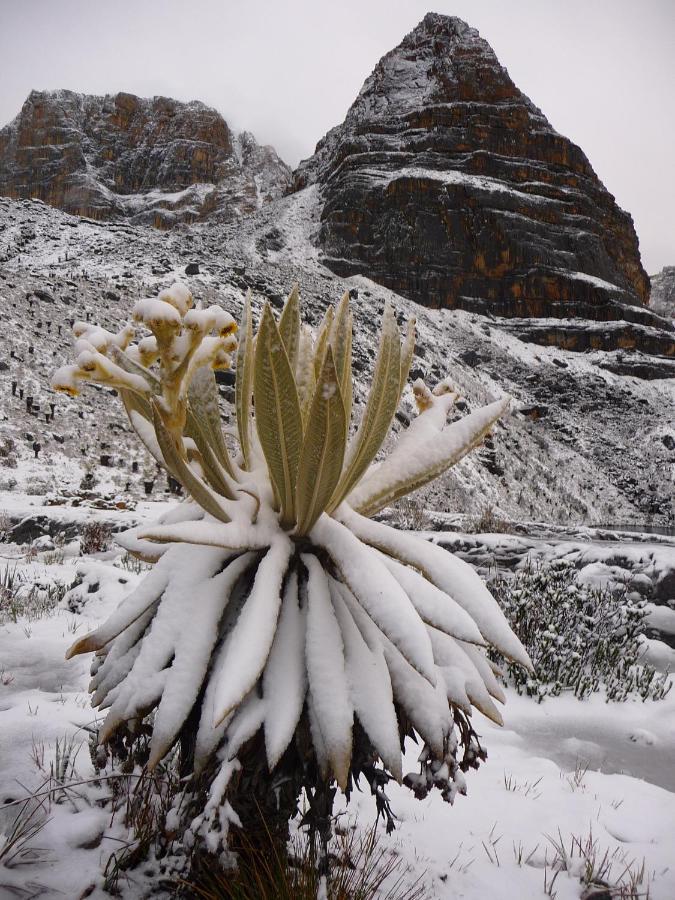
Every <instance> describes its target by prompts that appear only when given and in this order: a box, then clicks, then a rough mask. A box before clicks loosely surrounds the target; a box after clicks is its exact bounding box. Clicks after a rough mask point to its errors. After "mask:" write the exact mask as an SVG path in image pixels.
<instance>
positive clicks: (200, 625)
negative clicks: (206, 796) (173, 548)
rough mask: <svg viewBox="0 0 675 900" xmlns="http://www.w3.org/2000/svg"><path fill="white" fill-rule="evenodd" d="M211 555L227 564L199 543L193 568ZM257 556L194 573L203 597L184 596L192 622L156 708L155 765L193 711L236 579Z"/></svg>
mask: <svg viewBox="0 0 675 900" xmlns="http://www.w3.org/2000/svg"><path fill="white" fill-rule="evenodd" d="M214 554H215V557H214ZM209 555H210V556H212V557H214V559H216V561H217V567H219V566H220V565H222V558H223V554H222V552H221V553H219V552H218V551H214V550H212V549H210V548H204V547H200V548H197V547H195V548H193V550H192V558H191V561H190V570H191V571H194V569H195V566H197V567H198V566H199V559H200V557H206V558H208V557H209ZM255 558H256V554H255V553H244V554H242V556H240V557H238V558H237V559H235V560H234V561H233V562H231V563H230V564H229V565H228V566H227V567H226V568H225V569H224V570H223V571H222V572H220V573H218V574H215V575H214V576H213V577H212V578H209V579H208V580H203V581H201V582H199V581H196V580H195V579H194V578H193V579H192V580H191V588H192V590H193V591H194V596H195V597H196V598H197V600H196V602H194V603H186V602H185V596H184V597H183V603H184V605H185V606H186V607H187V609H188V611H187V612H186V615H185V624H186V627H184V628H181V629H180V630H179V631H178V633H177V635H176V638H175V640H174V644H175V650H174V655H173V660H172V662H171V667H170V668H169V672H168V675H167V679H166V683H165V685H164V691H163V693H162V699H161V700H160V703H159V706H158V708H157V712H156V713H155V721H154V723H153V726H152V742H151V745H150V758H149V760H148V766H149V767H150V768H153V766H155V765H156V764H157V763H158V762H159V761H160V760H161V759H162V758H163V756H164V755H165V754H166V753H167V751H168V750H169V749H170V748H171V746H172V745H173V742H174V741H175V739H176V737H177V736H178V732H179V731H180V729H181V728H182V727H183V725H184V723H185V721H186V719H187V717H188V716H189V714H190V712H191V710H192V707H193V705H194V703H195V701H196V699H197V696H198V694H199V691H200V688H201V685H202V682H203V680H204V676H205V675H206V671H207V669H208V666H209V660H210V658H211V652H212V650H213V648H214V646H215V644H216V640H217V638H218V623H219V622H220V619H221V616H222V614H223V610H224V609H225V606H226V605H227V603H228V601H229V599H230V594H231V592H232V590H233V588H234V586H235V584H236V583H237V581H238V580H239V578H240V577H241V575H242V574H243V573H244V572H245V571H246V570H247V569H248V568H249V567H250V566H251V565H252V564H253V562H254V560H255Z"/></svg>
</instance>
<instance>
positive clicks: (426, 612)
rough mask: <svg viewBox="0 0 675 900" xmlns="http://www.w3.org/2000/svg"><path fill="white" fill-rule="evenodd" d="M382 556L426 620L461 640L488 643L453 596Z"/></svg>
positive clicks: (408, 568)
mask: <svg viewBox="0 0 675 900" xmlns="http://www.w3.org/2000/svg"><path fill="white" fill-rule="evenodd" d="M378 556H379V558H380V559H381V560H382V562H383V563H384V564H385V566H386V567H387V568H388V569H389V571H390V572H391V573H392V575H393V576H394V578H395V579H396V580H397V581H398V583H399V584H400V585H401V587H402V588H403V590H404V591H405V592H406V594H407V595H408V597H410V601H411V603H412V604H413V606H414V607H415V609H416V610H417V612H418V613H419V614H420V616H421V617H422V620H423V621H424V622H426V623H428V624H429V625H434V626H435V627H436V628H440V629H441V631H445V632H446V633H447V634H451V635H452V636H453V637H456V638H459V639H460V640H463V641H468V642H469V643H472V644H480V645H484V644H485V641H484V640H483V636H482V635H481V633H480V631H479V630H478V626H477V625H476V623H475V622H474V620H473V619H472V618H471V616H470V615H469V614H468V613H467V612H466V610H464V609H462V607H461V606H460V605H459V604H458V603H456V602H455V601H454V600H453V599H452V597H450V596H449V595H448V594H446V593H444V592H443V591H441V590H439V588H437V587H436V585H434V584H432V583H431V582H430V581H427V579H426V578H424V576H422V575H420V573H419V572H416V571H415V570H414V569H411V568H410V567H409V566H404V565H403V564H402V563H399V562H396V560H394V559H392V558H391V557H390V556H387V555H386V554H385V553H381V554H378Z"/></svg>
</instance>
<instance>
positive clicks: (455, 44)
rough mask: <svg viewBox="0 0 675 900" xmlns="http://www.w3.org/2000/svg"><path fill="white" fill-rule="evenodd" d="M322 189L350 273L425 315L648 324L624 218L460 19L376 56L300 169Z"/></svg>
mask: <svg viewBox="0 0 675 900" xmlns="http://www.w3.org/2000/svg"><path fill="white" fill-rule="evenodd" d="M312 183H318V184H320V185H321V186H322V191H323V197H324V207H323V212H322V219H321V228H320V232H319V242H320V245H321V248H322V250H323V253H324V262H325V263H326V265H328V266H329V267H330V268H331V269H332V270H333V271H334V272H336V273H338V274H340V275H349V274H355V273H361V274H365V275H368V276H369V277H371V278H372V279H374V280H375V281H377V282H379V283H381V284H383V285H386V286H387V287H389V288H391V289H393V290H395V291H396V292H398V293H400V294H402V295H404V296H407V297H410V298H412V299H414V300H416V301H418V302H420V303H422V304H424V305H426V306H430V307H451V308H454V307H460V308H464V309H469V310H474V311H481V312H490V313H493V314H495V315H499V316H518V317H528V318H529V317H556V318H559V317H569V316H577V317H581V318H583V319H592V320H601V321H606V320H620V319H625V318H627V315H626V313H625V309H624V307H623V305H625V304H629V305H631V306H632V307H633V312H632V313H631V317H632V318H633V319H637V320H638V321H640V322H642V323H643V324H654V323H653V321H652V318H651V316H650V314H649V313H648V312H646V313H645V312H643V310H642V309H641V310H637V309H635V307H643V306H644V305H645V304H646V303H647V302H648V298H649V279H648V277H647V275H646V273H645V271H644V269H643V268H642V265H641V262H640V254H639V250H638V241H637V237H636V234H635V231H634V228H633V222H632V219H631V217H630V215H628V213H626V212H624V211H623V210H621V209H620V208H619V207H618V206H617V204H616V202H615V200H614V197H613V196H612V195H611V194H610V193H609V192H608V191H607V190H606V188H605V187H604V186H603V184H602V183H601V182H600V180H599V179H598V177H597V176H596V174H595V172H594V171H593V169H592V167H591V165H590V163H589V161H588V159H587V158H586V156H585V155H584V153H583V152H582V151H581V149H580V148H579V147H577V146H576V145H575V144H573V143H572V142H571V141H570V140H568V139H567V138H565V137H563V136H562V135H560V134H558V133H557V132H556V131H555V129H554V128H553V127H552V126H551V124H550V123H549V122H548V121H547V119H546V118H545V116H544V115H543V113H542V112H541V111H540V110H539V109H537V108H536V107H535V106H534V104H533V103H532V102H531V101H530V100H529V99H528V98H527V97H526V96H525V95H524V94H523V93H521V91H520V90H518V88H517V87H516V86H515V85H514V83H513V82H512V80H511V78H510V77H509V75H508V72H507V71H506V69H504V68H503V67H502V66H501V65H500V64H499V61H498V60H497V58H496V56H495V54H494V52H493V51H492V49H491V47H490V46H489V45H488V44H487V43H486V41H484V40H483V39H482V38H481V37H480V35H479V34H478V32H477V31H476V30H475V29H473V28H470V27H469V26H468V25H467V24H466V23H465V22H463V21H461V20H460V19H457V18H454V17H447V16H441V15H436V14H433V13H430V14H428V15H427V16H425V18H424V20H423V21H422V22H421V23H420V24H419V25H418V26H417V27H416V28H415V29H414V30H413V31H412V32H411V33H410V34H409V35H407V37H405V38H404V40H403V41H402V42H401V44H400V45H399V46H398V47H396V48H395V49H394V50H392V51H391V52H390V53H388V54H387V55H386V56H385V57H383V59H381V60H380V62H379V63H378V64H377V66H376V67H375V69H374V71H373V73H372V75H371V76H370V77H369V78H368V79H367V80H366V82H365V83H364V85H363V88H362V89H361V92H360V94H359V96H358V97H357V99H356V100H355V102H354V104H353V105H352V107H351V108H350V110H349V112H348V113H347V117H346V119H345V121H344V122H343V123H342V124H341V125H339V126H338V127H337V128H334V129H333V130H332V131H330V132H329V133H328V134H327V135H326V136H325V137H324V138H323V140H322V141H320V142H319V144H318V145H317V148H316V152H315V154H314V156H312V157H311V158H310V159H308V160H306V161H304V162H303V163H301V165H300V167H299V168H298V170H297V171H296V173H295V176H294V185H295V188H296V189H300V188H302V187H304V186H306V185H308V184H312ZM657 324H658V323H657Z"/></svg>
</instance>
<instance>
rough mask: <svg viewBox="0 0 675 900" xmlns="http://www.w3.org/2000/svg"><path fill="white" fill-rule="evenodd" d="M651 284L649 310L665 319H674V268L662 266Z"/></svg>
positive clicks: (653, 276) (652, 278)
mask: <svg viewBox="0 0 675 900" xmlns="http://www.w3.org/2000/svg"><path fill="white" fill-rule="evenodd" d="M651 282H652V293H651V299H650V306H651V308H652V309H653V310H654V312H655V313H658V315H660V316H663V317H664V318H666V319H675V266H664V267H663V268H662V269H661V271H660V272H659V273H658V274H657V275H652V277H651Z"/></svg>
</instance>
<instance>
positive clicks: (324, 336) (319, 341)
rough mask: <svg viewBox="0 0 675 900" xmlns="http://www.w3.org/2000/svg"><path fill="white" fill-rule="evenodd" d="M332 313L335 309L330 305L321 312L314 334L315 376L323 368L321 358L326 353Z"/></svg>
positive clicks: (317, 375)
mask: <svg viewBox="0 0 675 900" xmlns="http://www.w3.org/2000/svg"><path fill="white" fill-rule="evenodd" d="M334 313H335V310H334V309H333V307H332V306H328V307H326V312H325V313H324V314H323V319H322V321H321V325H319V330H318V331H317V334H316V343H315V347H314V376H315V377H316V378H318V377H319V375H320V374H321V369H322V368H323V358H324V355H325V353H326V347H327V346H328V336H329V334H330V329H331V326H332V324H333V315H334Z"/></svg>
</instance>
